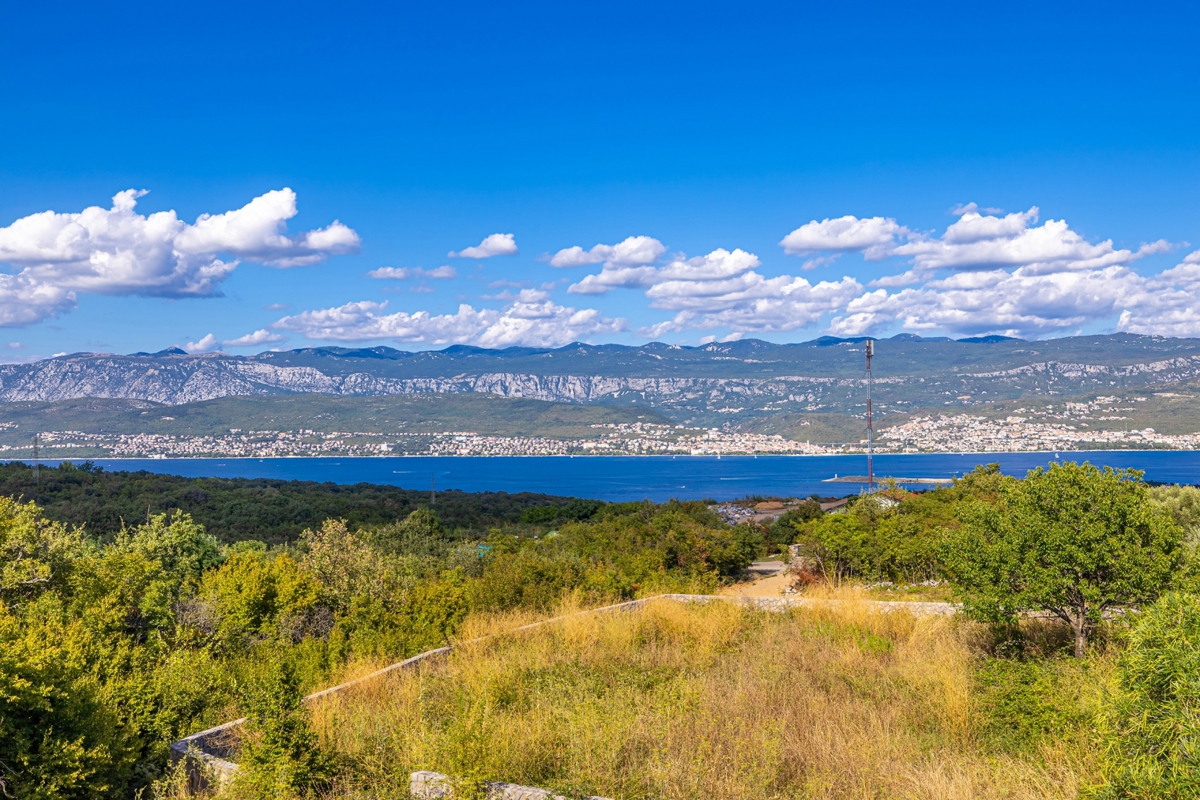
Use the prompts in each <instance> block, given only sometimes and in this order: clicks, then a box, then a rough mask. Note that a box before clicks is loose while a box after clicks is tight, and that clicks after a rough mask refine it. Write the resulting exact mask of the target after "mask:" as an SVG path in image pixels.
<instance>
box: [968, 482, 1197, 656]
mask: <svg viewBox="0 0 1200 800" xmlns="http://www.w3.org/2000/svg"><path fill="white" fill-rule="evenodd" d="M1141 478H1142V474H1141V473H1140V472H1138V471H1136V470H1114V469H1111V468H1107V467H1106V468H1104V469H1103V470H1101V469H1097V468H1096V467H1094V466H1092V465H1091V464H1087V463H1085V464H1076V463H1073V462H1066V463H1061V464H1059V463H1055V464H1051V466H1050V469H1049V470H1042V469H1041V468H1039V469H1036V470H1033V471H1032V472H1030V473H1029V475H1028V476H1026V478H1025V479H1024V480H1021V481H1015V480H1008V481H1002V482H1000V484H999V492H998V497H997V499H996V501H995V502H986V501H984V500H976V501H974V502H970V503H967V504H964V506H963V508H962V511H961V512H960V518H961V521H962V526H961V527H960V528H958V529H957V530H956V531H955V532H954V534H953V535H952V536H951V537H950V539H949V542H948V546H947V547H946V549H945V564H946V569H947V571H948V572H949V574H950V575H951V577H952V579H953V580H954V581H955V582H956V583H957V584H958V586H959V587H960V588H961V590H962V594H963V600H964V608H965V609H966V611H967V612H968V613H970V614H972V615H974V616H976V617H979V618H982V619H987V620H991V621H1007V620H1013V619H1015V618H1016V617H1017V615H1019V614H1021V613H1022V612H1027V611H1047V612H1050V613H1051V614H1053V615H1054V616H1056V617H1058V618H1060V619H1062V620H1063V621H1064V622H1066V623H1068V624H1069V625H1070V626H1071V628H1072V630H1073V631H1074V634H1075V652H1076V655H1077V656H1082V655H1083V653H1084V650H1085V648H1086V645H1087V638H1088V635H1089V634H1090V632H1091V631H1092V630H1093V629H1094V628H1095V626H1096V625H1097V624H1098V623H1099V622H1100V619H1101V617H1102V615H1103V614H1104V613H1105V611H1107V610H1109V609H1111V608H1114V607H1128V606H1137V605H1140V604H1142V603H1148V602H1153V601H1154V599H1155V598H1156V597H1157V596H1158V595H1159V594H1160V593H1161V592H1162V591H1163V590H1164V588H1165V587H1166V586H1168V585H1169V583H1170V581H1171V579H1172V576H1173V575H1174V573H1175V571H1176V569H1177V568H1178V567H1179V565H1180V563H1181V561H1182V558H1183V554H1184V553H1183V548H1182V539H1183V531H1182V529H1181V528H1180V527H1179V525H1178V523H1177V522H1176V521H1175V519H1174V517H1173V516H1172V515H1171V514H1170V513H1169V512H1168V511H1166V510H1165V509H1163V508H1162V507H1161V506H1159V505H1158V504H1156V503H1154V502H1152V501H1151V500H1150V497H1149V493H1148V487H1147V486H1146V484H1145V483H1143V482H1142V480H1141Z"/></svg>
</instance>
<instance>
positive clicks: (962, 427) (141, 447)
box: [0, 397, 1200, 460]
mask: <svg viewBox="0 0 1200 800" xmlns="http://www.w3.org/2000/svg"><path fill="white" fill-rule="evenodd" d="M1121 402H1125V403H1136V402H1138V399H1137V398H1133V399H1130V400H1125V401H1120V400H1119V399H1118V398H1115V397H1101V398H1098V399H1097V400H1096V401H1093V402H1090V403H1063V404H1061V405H1059V406H1047V407H1045V408H1042V409H1037V410H1033V409H1024V408H1022V409H1016V412H1017V413H1013V414H1009V415H1007V416H1004V417H998V418H988V417H985V416H982V415H978V414H936V415H933V414H931V415H922V416H916V417H912V418H909V419H908V420H907V421H906V422H904V423H902V424H898V425H891V426H886V427H881V428H880V429H879V431H878V434H877V436H876V439H875V443H874V446H875V451H876V452H877V453H948V452H980V453H1000V452H1031V451H1054V450H1094V449H1114V450H1121V449H1139V450H1140V449H1172V450H1194V449H1197V448H1200V433H1188V434H1165V433H1159V432H1157V431H1155V430H1154V429H1153V428H1141V429H1138V428H1136V427H1126V426H1125V425H1124V424H1122V423H1123V421H1127V419H1128V417H1126V416H1125V414H1124V413H1122V412H1126V413H1127V412H1129V411H1132V410H1134V408H1136V407H1135V406H1132V405H1121ZM1118 426H1119V427H1118ZM589 427H590V428H591V429H593V430H594V431H595V433H594V435H592V436H590V437H576V438H556V437H550V436H537V435H526V436H496V435H486V434H480V433H477V432H473V431H439V432H423V433H412V432H390V433H389V432H381V431H316V430H309V429H300V430H291V431H273V430H242V429H239V428H231V429H229V430H228V431H226V432H224V433H219V434H210V435H203V436H197V435H184V434H165V433H139V434H110V433H88V432H84V431H75V430H66V431H48V432H42V433H39V434H38V448H39V453H38V454H35V453H34V445H33V442H32V439H31V438H26V437H25V436H23V435H22V436H21V437H20V438H19V439H18V440H17V441H13V440H12V439H10V440H9V443H8V444H6V445H0V458H6V459H26V460H28V459H31V458H33V457H35V455H40V457H41V458H46V459H56V458H212V457H217V458H285V457H308V458H311V457H320V456H342V457H347V456H368V457H369V456H408V455H414V456H415V455H422V456H429V455H445V456H546V455H572V456H584V455H589V456H590V455H694V456H723V455H838V454H848V453H861V452H864V451H865V450H866V446H867V442H866V439H865V437H864V438H862V439H860V440H859V441H856V442H847V443H840V444H819V443H815V442H807V441H805V442H801V441H795V440H792V439H788V438H785V437H783V436H779V435H774V434H760V433H748V432H743V431H738V430H736V429H732V428H731V427H729V426H726V427H724V428H701V427H688V426H684V425H663V424H655V423H645V422H637V423H633V424H629V423H619V424H615V423H606V424H594V425H591V426H589ZM0 430H5V431H8V430H13V432H15V426H14V425H13V424H12V423H5V422H0Z"/></svg>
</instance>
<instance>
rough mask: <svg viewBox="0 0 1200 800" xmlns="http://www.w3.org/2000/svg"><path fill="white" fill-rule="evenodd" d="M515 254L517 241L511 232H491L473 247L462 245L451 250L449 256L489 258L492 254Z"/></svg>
mask: <svg viewBox="0 0 1200 800" xmlns="http://www.w3.org/2000/svg"><path fill="white" fill-rule="evenodd" d="M516 254H517V242H516V240H515V239H514V238H513V234H511V233H493V234H492V235H491V236H488V237H486V238H485V239H484V240H483V241H482V242H480V243H479V244H478V245H476V246H475V247H464V248H463V249H462V250H459V251H457V252H455V251H454V250H451V251H450V253H449V254H448V255H449V256H450V258H491V257H492V256H514V255H516Z"/></svg>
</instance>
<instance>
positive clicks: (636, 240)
mask: <svg viewBox="0 0 1200 800" xmlns="http://www.w3.org/2000/svg"><path fill="white" fill-rule="evenodd" d="M665 252H667V248H666V247H664V246H663V243H662V242H660V241H659V240H658V239H654V238H652V237H650V236H630V237H629V238H627V239H625V240H624V241H622V242H618V243H617V244H598V245H595V246H594V247H592V249H591V250H584V249H583V248H582V247H579V246H578V245H577V246H575V247H568V248H566V249H563V250H559V251H558V252H557V253H555V254H554V257H553V258H551V259H550V266H552V267H584V266H588V265H590V264H600V263H603V264H604V266H605V267H637V266H644V265H646V264H653V263H654V262H655V261H657V260H658V259H659V257H660V256H662V254H663V253H665Z"/></svg>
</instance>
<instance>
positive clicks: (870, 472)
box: [866, 339, 875, 492]
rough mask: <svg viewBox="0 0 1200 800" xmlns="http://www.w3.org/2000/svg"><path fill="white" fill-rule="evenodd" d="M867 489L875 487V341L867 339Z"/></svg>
mask: <svg viewBox="0 0 1200 800" xmlns="http://www.w3.org/2000/svg"><path fill="white" fill-rule="evenodd" d="M866 345H867V347H866V350H867V491H868V492H870V491H873V490H874V488H875V463H874V460H875V422H874V420H872V419H871V356H873V355H875V341H874V340H873V339H867V341H866Z"/></svg>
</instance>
